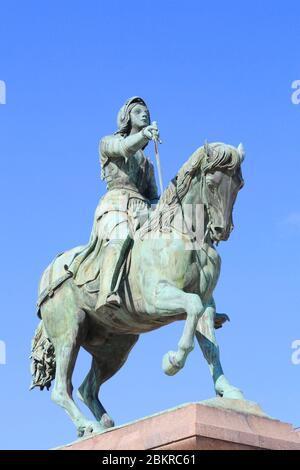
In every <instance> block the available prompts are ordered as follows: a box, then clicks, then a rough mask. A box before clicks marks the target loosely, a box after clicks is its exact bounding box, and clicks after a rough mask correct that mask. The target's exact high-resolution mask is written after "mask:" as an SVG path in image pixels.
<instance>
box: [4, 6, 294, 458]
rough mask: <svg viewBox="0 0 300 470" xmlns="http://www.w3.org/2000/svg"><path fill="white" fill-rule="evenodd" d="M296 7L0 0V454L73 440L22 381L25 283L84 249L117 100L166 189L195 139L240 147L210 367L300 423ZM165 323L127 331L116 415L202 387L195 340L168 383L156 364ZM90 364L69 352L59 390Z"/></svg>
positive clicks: (45, 396) (105, 394)
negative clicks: (149, 131) (141, 131)
mask: <svg viewBox="0 0 300 470" xmlns="http://www.w3.org/2000/svg"><path fill="white" fill-rule="evenodd" d="M299 15H300V4H299V2H298V1H296V0H295V1H285V2H271V1H264V2H261V1H244V2H240V1H230V0H228V1H226V2H223V1H214V2H207V1H205V2H204V1H202V0H201V1H200V0H186V1H185V2H182V1H179V0H176V1H168V0H164V1H163V2H162V1H155V0H154V1H152V2H140V1H137V0H134V1H130V0H129V1H128V2H124V1H117V0H111V1H107V2H104V1H95V0H94V1H92V0H87V1H84V2H83V1H64V2H59V1H57V0H53V1H51V2H50V1H46V2H40V1H24V2H20V1H17V0H10V1H8V0H6V1H4V0H2V1H1V2H0V18H1V20H0V80H4V81H5V83H6V86H7V104H6V105H0V136H1V138H0V155H1V160H0V165H1V167H0V175H1V183H0V191H1V197H0V204H1V221H2V224H1V227H2V228H1V234H0V236H1V244H0V246H1V273H0V276H1V280H0V282H1V284H0V285H1V289H0V292H1V314H0V315H1V322H0V340H2V341H5V343H6V347H7V364H6V365H0V422H1V425H0V448H1V449H14V448H24V449H32V448H36V449H38V448H41V449H46V448H50V447H54V446H58V445H62V444H64V443H67V442H69V441H72V440H74V438H75V437H76V434H75V428H74V427H73V424H72V423H71V421H70V420H69V418H68V417H67V416H66V415H65V414H64V412H63V411H62V410H61V409H60V408H58V407H57V406H56V405H54V404H53V403H52V402H51V400H50V393H48V392H46V391H44V392H42V393H41V392H39V391H37V390H35V391H32V392H29V391H28V386H29V383H30V371H29V361H28V356H29V354H30V341H31V338H32V336H33V332H34V329H35V327H36V325H37V323H38V319H37V317H36V315H35V302H36V293H37V284H38V280H39V277H40V275H41V273H42V271H43V269H44V268H45V267H46V266H47V264H48V263H49V261H50V260H51V259H52V258H53V257H54V256H55V255H56V254H57V253H58V252H61V251H63V250H66V249H68V248H71V247H73V246H76V245H79V244H84V243H86V242H87V241H88V238H89V234H90V229H91V225H92V219H93V214H94V209H95V207H96V205H97V202H98V199H99V197H100V196H101V195H102V194H103V192H104V190H105V187H104V185H103V183H102V182H101V181H100V169H99V163H98V153H97V146H98V140H99V138H100V137H101V136H103V135H106V134H108V133H110V132H112V131H114V130H115V126H116V125H115V121H116V113H117V111H118V109H119V107H120V105H121V104H122V103H123V102H124V100H125V99H127V98H128V97H130V96H132V95H141V96H143V97H144V99H145V100H146V101H147V102H148V104H149V107H150V110H151V115H152V119H154V120H156V121H157V122H158V124H159V127H160V130H161V137H162V139H163V142H164V143H163V145H162V146H161V158H162V168H163V174H164V180H165V181H169V180H170V179H171V177H173V176H174V174H175V173H176V172H177V170H178V169H179V167H180V166H181V165H182V164H183V162H184V161H185V160H186V159H187V157H188V156H189V155H190V154H191V153H192V152H193V151H194V150H195V149H196V148H197V147H199V146H200V145H202V144H203V142H204V141H205V139H207V140H208V141H224V142H227V143H230V144H233V145H238V143H239V142H240V141H242V142H243V144H244V146H245V149H246V152H247V155H246V160H245V163H244V168H243V172H244V178H245V183H246V184H245V188H244V189H243V191H242V192H241V193H240V195H239V198H238V201H237V203H236V207H235V214H234V215H235V226H236V228H235V231H234V233H233V234H232V236H231V238H230V240H229V241H228V242H226V243H223V244H221V245H220V247H219V252H220V254H221V256H222V262H223V266H222V273H221V278H220V281H219V284H218V286H217V289H216V292H215V298H216V302H217V306H218V310H219V311H220V312H226V313H228V314H229V316H230V317H231V323H230V324H228V325H226V326H225V327H224V328H223V329H221V330H218V332H217V335H218V339H219V343H220V348H221V354H222V359H223V365H224V369H225V372H226V373H227V375H228V377H229V378H230V379H231V380H232V382H233V383H234V384H236V385H237V386H239V387H241V388H242V390H243V391H244V393H245V395H246V397H247V398H249V399H251V400H254V401H257V402H258V403H259V404H260V405H261V406H262V407H263V409H264V410H265V411H266V412H267V413H268V414H269V415H271V416H273V417H276V418H278V419H281V420H284V421H287V422H290V423H293V424H294V426H300V408H299V396H300V395H299V389H300V364H299V365H294V364H292V362H291V354H292V349H291V343H292V341H294V340H295V339H300V294H299V264H300V254H299V239H300V198H299V193H300V184H299V172H300V161H299V153H300V152H299V150H300V142H299V136H300V131H299V129H300V127H299V123H300V105H298V106H297V105H294V104H292V101H291V94H292V89H291V83H292V82H293V81H294V80H297V79H300V61H299V52H300V51H299V44H300V29H299ZM150 156H151V157H152V158H153V152H152V149H151V151H150ZM182 327H183V324H182V323H177V324H173V325H171V326H168V327H164V328H162V329H161V330H158V331H156V332H153V333H149V334H146V335H144V336H143V337H141V338H140V341H139V343H138V344H137V345H136V346H135V349H134V350H133V351H132V353H131V356H130V358H129V360H128V362H127V363H126V365H125V366H124V367H123V369H122V370H121V371H120V372H119V373H118V374H117V375H116V376H115V377H113V378H112V379H111V380H110V381H109V382H108V383H107V384H105V385H104V386H103V389H102V392H101V395H102V400H103V403H104V405H105V406H106V408H107V410H108V411H109V413H110V414H111V416H112V417H113V418H114V419H115V421H116V423H117V424H123V423H126V422H128V421H131V420H133V419H137V418H140V417H143V416H146V415H149V414H151V413H154V412H157V411H161V410H164V409H167V408H170V407H174V406H176V405H179V404H182V403H185V402H190V401H200V400H203V399H206V398H210V397H211V396H213V387H212V380H211V378H210V375H209V371H208V367H207V365H206V363H205V361H204V359H203V357H202V354H201V352H200V350H199V348H198V346H196V348H195V350H194V351H193V353H192V354H191V355H190V357H189V359H188V361H187V364H186V367H185V369H184V370H182V371H181V372H180V373H179V374H178V376H175V377H167V376H164V374H163V372H162V371H161V358H162V355H163V354H164V353H165V352H166V351H168V350H169V349H172V348H174V347H175V345H176V344H177V341H178V339H179V335H180V333H181V330H182ZM89 361H90V359H89V357H87V354H85V353H82V354H81V355H80V358H79V360H78V364H77V368H76V370H75V374H74V385H75V387H76V386H79V385H80V383H81V381H82V379H83V378H84V377H85V375H86V372H87V370H88V367H89Z"/></svg>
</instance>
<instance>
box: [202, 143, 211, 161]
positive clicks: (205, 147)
mask: <svg viewBox="0 0 300 470" xmlns="http://www.w3.org/2000/svg"><path fill="white" fill-rule="evenodd" d="M204 150H205V153H206V155H207V160H210V157H211V153H212V152H211V148H210V146H209V143H208V142H207V140H206V141H205V142H204Z"/></svg>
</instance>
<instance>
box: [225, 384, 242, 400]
mask: <svg viewBox="0 0 300 470" xmlns="http://www.w3.org/2000/svg"><path fill="white" fill-rule="evenodd" d="M222 398H231V399H234V400H245V397H244V395H243V393H242V391H241V390H240V389H239V388H237V387H230V388H229V389H228V390H224V392H223V394H222Z"/></svg>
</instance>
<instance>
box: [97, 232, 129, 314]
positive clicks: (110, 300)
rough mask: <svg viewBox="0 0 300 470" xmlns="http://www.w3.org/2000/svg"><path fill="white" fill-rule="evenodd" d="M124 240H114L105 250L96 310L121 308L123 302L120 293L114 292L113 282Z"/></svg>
mask: <svg viewBox="0 0 300 470" xmlns="http://www.w3.org/2000/svg"><path fill="white" fill-rule="evenodd" d="M123 243H124V241H123V240H113V241H110V242H109V244H108V245H107V246H106V247H105V248H104V250H105V252H104V256H103V260H102V266H101V272H100V290H99V297H98V300H97V304H96V310H98V309H100V308H101V307H103V306H105V305H106V306H112V305H114V306H118V307H119V306H120V304H121V300H120V297H119V294H118V292H116V291H114V290H113V289H112V287H113V288H114V287H115V286H112V281H113V278H114V274H115V270H116V265H117V262H118V259H119V257H120V254H121V250H122V246H123Z"/></svg>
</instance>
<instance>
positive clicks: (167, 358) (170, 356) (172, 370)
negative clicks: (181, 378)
mask: <svg viewBox="0 0 300 470" xmlns="http://www.w3.org/2000/svg"><path fill="white" fill-rule="evenodd" d="M175 355H176V353H175V351H169V352H167V353H166V354H165V355H164V357H163V360H162V369H163V371H164V373H165V374H167V375H175V374H177V372H178V371H179V370H180V369H181V367H180V365H179V364H178V363H177V362H176V359H175Z"/></svg>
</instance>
